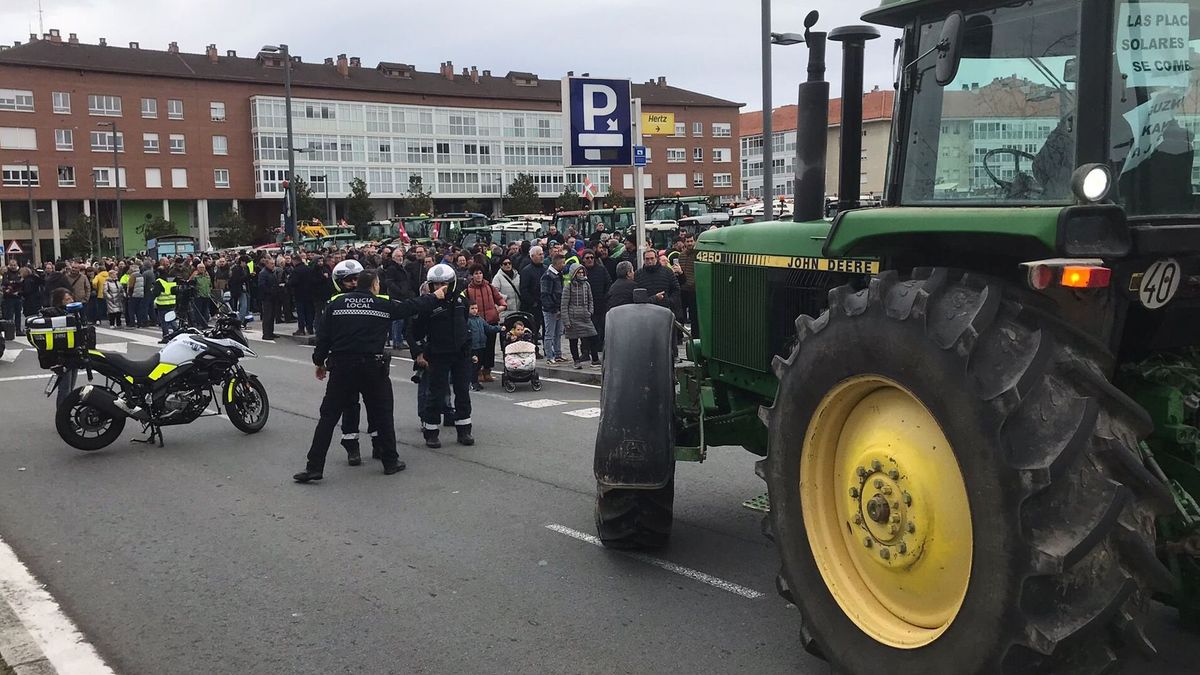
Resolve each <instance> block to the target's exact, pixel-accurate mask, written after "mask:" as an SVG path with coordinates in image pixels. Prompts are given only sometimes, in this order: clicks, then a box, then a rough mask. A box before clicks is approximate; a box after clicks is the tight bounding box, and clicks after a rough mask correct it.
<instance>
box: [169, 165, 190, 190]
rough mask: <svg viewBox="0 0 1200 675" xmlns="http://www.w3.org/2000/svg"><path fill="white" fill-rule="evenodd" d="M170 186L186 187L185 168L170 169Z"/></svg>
mask: <svg viewBox="0 0 1200 675" xmlns="http://www.w3.org/2000/svg"><path fill="white" fill-rule="evenodd" d="M171 187H173V188H185V187H187V169H171Z"/></svg>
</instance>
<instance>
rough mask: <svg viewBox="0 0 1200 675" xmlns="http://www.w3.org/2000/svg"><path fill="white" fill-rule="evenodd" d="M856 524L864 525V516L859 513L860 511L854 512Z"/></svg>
mask: <svg viewBox="0 0 1200 675" xmlns="http://www.w3.org/2000/svg"><path fill="white" fill-rule="evenodd" d="M854 524H855V525H862V524H863V517H862V515H861V514H858V513H856V514H854Z"/></svg>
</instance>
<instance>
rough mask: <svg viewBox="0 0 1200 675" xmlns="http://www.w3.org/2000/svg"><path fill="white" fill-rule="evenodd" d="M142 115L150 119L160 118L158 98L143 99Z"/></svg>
mask: <svg viewBox="0 0 1200 675" xmlns="http://www.w3.org/2000/svg"><path fill="white" fill-rule="evenodd" d="M142 117H144V118H146V119H148V120H153V119H158V99H155V98H144V99H142Z"/></svg>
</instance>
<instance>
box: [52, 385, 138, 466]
mask: <svg viewBox="0 0 1200 675" xmlns="http://www.w3.org/2000/svg"><path fill="white" fill-rule="evenodd" d="M82 392H83V390H82V389H76V390H75V391H72V392H71V393H70V394H67V397H66V398H65V399H63V402H62V403H60V404H59V406H58V410H57V411H55V413H54V428H55V429H56V430H57V431H58V435H59V437H61V438H62V439H63V440H64V441H66V443H67V445H69V446H71V447H72V448H76V449H78V450H83V451H86V452H92V451H94V450H100V449H102V448H106V447H108V446H109V445H112V443H113V441H115V440H117V437H119V436H120V435H121V432H122V431H124V430H125V418H124V417H119V418H113V417H110V416H109V415H107V414H105V413H103V412H101V411H100V410H98V409H96V408H94V407H92V406H90V405H88V404H87V403H84V402H83V400H82V396H83V394H82Z"/></svg>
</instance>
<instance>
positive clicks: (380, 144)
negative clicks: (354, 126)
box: [367, 138, 392, 164]
mask: <svg viewBox="0 0 1200 675" xmlns="http://www.w3.org/2000/svg"><path fill="white" fill-rule="evenodd" d="M367 161H368V162H371V163H373V164H391V162H392V139H390V138H368V139H367Z"/></svg>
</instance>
